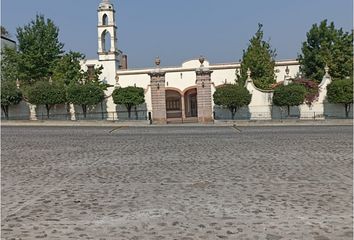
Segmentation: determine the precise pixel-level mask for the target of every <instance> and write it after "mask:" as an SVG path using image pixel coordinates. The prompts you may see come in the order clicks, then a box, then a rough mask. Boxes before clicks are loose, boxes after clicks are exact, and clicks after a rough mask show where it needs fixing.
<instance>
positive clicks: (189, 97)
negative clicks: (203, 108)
mask: <svg viewBox="0 0 354 240" xmlns="http://www.w3.org/2000/svg"><path fill="white" fill-rule="evenodd" d="M184 105H185V107H184V108H185V116H186V118H195V117H198V103H197V89H196V88H192V89H189V90H188V91H186V92H185V93H184Z"/></svg>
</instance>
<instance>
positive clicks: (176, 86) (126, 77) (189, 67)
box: [83, 0, 330, 119]
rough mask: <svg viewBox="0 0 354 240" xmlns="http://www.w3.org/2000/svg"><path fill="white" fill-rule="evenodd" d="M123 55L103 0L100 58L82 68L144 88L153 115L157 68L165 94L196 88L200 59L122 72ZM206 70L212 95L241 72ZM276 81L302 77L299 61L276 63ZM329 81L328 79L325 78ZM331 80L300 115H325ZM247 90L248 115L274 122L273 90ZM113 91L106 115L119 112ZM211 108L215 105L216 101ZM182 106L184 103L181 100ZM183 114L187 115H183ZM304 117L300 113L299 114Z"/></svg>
mask: <svg viewBox="0 0 354 240" xmlns="http://www.w3.org/2000/svg"><path fill="white" fill-rule="evenodd" d="M105 33H109V34H110V36H111V38H110V49H105V44H106V43H104V37H103V36H104V34H105ZM120 54H121V52H119V50H118V45H117V26H116V21H115V10H114V6H113V4H111V3H110V2H109V0H103V2H102V3H101V4H100V5H99V9H98V55H99V59H97V60H87V61H85V62H83V68H84V69H85V68H86V66H87V65H95V66H96V67H98V66H101V65H102V66H103V68H104V69H103V73H102V75H101V80H103V81H105V82H107V83H109V84H111V85H114V86H115V87H128V86H137V87H142V88H144V90H145V101H146V106H145V107H146V111H149V112H152V111H153V108H152V100H151V77H150V75H149V74H150V73H151V72H153V71H155V70H156V68H158V69H159V71H162V72H164V73H165V76H164V77H165V86H164V87H165V89H166V91H168V90H169V91H175V92H178V93H179V94H180V95H181V98H182V96H184V94H185V93H186V92H187V91H189V90H191V89H194V88H196V80H197V76H196V70H197V69H198V68H200V67H201V63H200V62H199V61H198V59H193V60H188V61H186V62H184V63H182V64H181V66H175V67H160V66H154V67H151V68H144V69H124V70H122V69H119V59H120ZM203 65H204V67H205V68H208V69H210V70H211V71H212V73H211V94H213V93H214V92H215V90H216V88H217V87H218V86H221V85H223V84H226V83H235V81H237V79H236V78H237V77H236V74H237V73H238V72H239V70H240V63H221V64H214V63H211V62H209V61H204V63H203ZM275 65H276V66H275V69H274V71H275V75H276V81H277V82H282V81H284V80H285V81H284V82H285V84H286V83H287V80H288V79H290V78H294V77H296V76H298V74H299V63H298V61H296V60H283V61H277V62H276V64H275ZM326 79H328V76H327V77H326ZM329 82H330V80H326V81H323V82H322V83H321V85H320V97H319V99H318V101H317V102H316V103H315V104H314V105H313V106H311V107H308V106H307V105H302V106H300V107H299V110H298V111H300V113H303V114H302V115H303V116H304V117H305V116H312V115H313V113H314V112H316V114H317V113H318V116H323V114H324V104H323V103H324V101H325V96H326V86H327V85H328V83H329ZM246 88H247V89H248V90H249V91H250V92H251V94H252V101H251V104H250V105H249V106H248V108H247V114H249V117H250V119H271V118H272V116H273V113H274V109H273V108H274V107H273V106H272V97H273V91H264V90H260V89H257V88H256V87H255V86H254V84H253V81H252V80H251V79H249V81H247V82H246ZM113 90H114V88H110V89H109V90H108V91H107V92H106V96H107V103H106V104H107V109H106V111H107V112H114V111H116V110H117V106H116V105H115V104H114V103H113V100H112V97H110V96H111V94H112V91H113ZM211 101H212V106H213V111H214V110H215V109H214V108H217V109H220V108H218V106H214V103H213V100H212V98H211ZM182 102H183V104H185V103H184V101H182ZM182 115H184V114H182ZM300 115H301V114H300Z"/></svg>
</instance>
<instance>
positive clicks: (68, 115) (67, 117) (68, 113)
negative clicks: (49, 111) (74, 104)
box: [66, 103, 71, 120]
mask: <svg viewBox="0 0 354 240" xmlns="http://www.w3.org/2000/svg"><path fill="white" fill-rule="evenodd" d="M70 119H71V114H70V103H66V120H70Z"/></svg>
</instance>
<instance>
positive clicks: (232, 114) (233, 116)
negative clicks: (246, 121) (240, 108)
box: [230, 108, 237, 120]
mask: <svg viewBox="0 0 354 240" xmlns="http://www.w3.org/2000/svg"><path fill="white" fill-rule="evenodd" d="M230 111H231V118H232V120H234V119H235V115H236V112H237V109H236V108H230Z"/></svg>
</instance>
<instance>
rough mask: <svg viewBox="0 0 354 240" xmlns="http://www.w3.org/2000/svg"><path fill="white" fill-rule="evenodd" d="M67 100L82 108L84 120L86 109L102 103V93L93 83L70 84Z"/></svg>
mask: <svg viewBox="0 0 354 240" xmlns="http://www.w3.org/2000/svg"><path fill="white" fill-rule="evenodd" d="M67 98H68V102H70V103H73V104H76V105H80V106H81V107H82V112H83V114H84V118H86V115H87V109H88V108H89V107H90V106H95V105H97V104H98V103H100V102H101V101H103V99H104V91H103V89H102V88H101V87H100V86H99V85H98V84H96V83H94V82H87V83H84V84H79V83H72V84H70V85H69V86H68V88H67Z"/></svg>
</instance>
